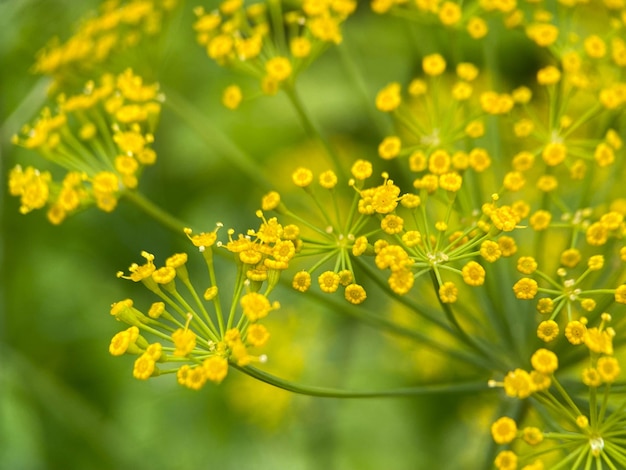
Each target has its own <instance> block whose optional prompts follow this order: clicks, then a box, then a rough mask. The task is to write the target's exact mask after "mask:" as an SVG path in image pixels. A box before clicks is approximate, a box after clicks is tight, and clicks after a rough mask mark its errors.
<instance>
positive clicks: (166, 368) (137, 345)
mask: <svg viewBox="0 0 626 470" xmlns="http://www.w3.org/2000/svg"><path fill="white" fill-rule="evenodd" d="M272 224H273V225H272ZM270 225H272V227H271V228H270ZM220 226H221V225H218V228H219V227H220ZM270 231H271V232H273V233H272V234H270V233H269V232H270ZM216 232H217V230H216V231H214V232H209V233H201V234H196V235H193V234H192V231H191V230H186V234H187V236H188V238H189V239H190V241H191V242H192V244H194V245H195V246H197V247H199V252H200V254H201V255H202V257H203V258H204V260H205V262H206V265H207V268H208V271H209V278H210V287H209V288H208V289H207V290H206V292H205V294H204V295H203V296H201V295H200V294H199V291H198V290H197V289H196V287H195V286H194V282H193V281H192V279H191V277H190V276H189V274H188V272H187V268H186V264H187V255H186V254H184V253H178V254H175V255H172V256H171V257H169V258H168V259H167V260H166V262H165V266H163V267H161V268H157V267H156V266H155V264H154V259H155V257H154V255H152V254H150V253H146V252H143V253H142V256H143V257H144V258H145V260H146V262H145V264H143V265H139V264H136V263H133V264H132V265H131V266H130V268H129V274H128V275H125V274H124V273H123V272H119V273H118V277H122V278H126V279H130V280H132V281H134V282H141V283H142V284H144V286H145V287H147V288H148V290H150V291H151V292H153V293H154V294H156V295H157V296H158V297H159V298H160V301H159V302H155V303H153V304H152V306H151V307H150V309H149V311H148V314H147V315H146V314H144V313H143V312H142V311H141V310H139V309H137V308H136V307H135V306H134V303H133V302H132V300H129V299H127V300H124V301H120V302H117V303H115V304H113V305H112V307H111V314H112V315H113V316H114V317H115V318H116V319H117V320H119V321H122V322H125V323H127V324H130V325H131V326H130V328H128V329H127V330H124V331H122V332H120V333H118V334H116V335H115V336H114V338H113V339H112V340H111V346H110V348H109V350H110V352H111V354H113V355H116V356H119V355H123V354H132V355H135V356H137V358H136V361H135V366H134V371H133V375H134V376H135V378H137V379H140V380H146V379H148V378H150V377H155V376H159V375H164V374H176V377H177V381H178V383H179V384H181V385H183V386H185V387H188V388H191V389H194V390H198V389H200V388H201V387H202V386H203V385H204V384H205V383H206V382H207V381H210V382H215V383H220V382H221V381H222V380H224V378H225V377H226V375H227V373H228V369H229V364H236V365H238V366H240V367H245V366H246V365H248V364H250V363H252V362H263V361H265V356H263V355H260V356H259V355H254V354H253V350H255V348H259V347H262V346H264V345H265V344H266V343H267V341H268V339H269V336H270V333H269V331H268V330H267V328H266V327H265V326H264V325H263V324H262V323H260V322H259V321H260V320H262V319H264V318H266V317H267V316H268V314H269V313H270V312H272V311H273V310H276V309H278V308H279V307H280V305H279V303H278V302H275V301H274V302H271V301H270V300H269V298H268V296H269V294H270V293H271V291H272V289H273V287H274V286H275V285H276V282H277V280H278V279H277V276H272V275H271V274H270V275H268V273H271V272H273V271H275V270H276V269H277V268H276V266H275V265H274V264H272V263H268V261H275V258H274V254H273V252H272V249H271V248H272V246H273V245H276V244H278V243H280V241H281V238H280V236H281V235H282V230H281V229H280V228H279V224H276V223H274V222H273V219H270V220H265V219H263V221H262V224H261V226H260V227H259V229H258V230H249V231H248V233H249V235H248V238H244V237H240V238H238V239H237V240H233V239H232V238H230V241H229V242H228V243H227V244H221V243H220V242H219V241H217V240H216V239H217V236H216ZM232 233H233V232H232V231H229V237H230V235H232ZM244 240H245V241H246V243H245V249H248V250H250V249H252V250H258V251H259V252H260V253H262V256H261V258H260V259H259V260H257V261H256V262H255V264H254V265H253V266H251V265H250V264H249V263H246V262H245V261H243V260H241V254H242V253H243V251H241V250H242V248H244V244H242V241H244ZM247 242H249V243H247ZM215 249H224V250H228V251H230V252H232V253H233V255H234V256H236V258H238V260H240V262H238V263H237V273H238V274H237V277H236V279H237V281H236V285H235V286H234V289H233V294H232V299H231V306H230V307H224V306H223V304H222V297H223V295H221V294H220V287H219V281H218V279H219V277H218V276H217V273H216V268H215V264H214V261H213V256H214V250H215ZM268 264H269V266H268ZM255 269H256V270H258V271H260V272H262V273H263V276H260V277H259V276H257V275H255V274H254V272H253V271H254V270H255ZM251 272H252V273H251ZM263 287H264V290H262V289H263ZM183 288H184V290H183ZM149 337H150V338H154V340H155V342H152V343H149V342H148V340H147V338H149Z"/></svg>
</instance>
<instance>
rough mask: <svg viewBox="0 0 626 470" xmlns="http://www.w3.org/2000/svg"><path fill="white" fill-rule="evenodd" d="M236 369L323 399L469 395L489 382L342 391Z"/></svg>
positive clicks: (269, 382)
mask: <svg viewBox="0 0 626 470" xmlns="http://www.w3.org/2000/svg"><path fill="white" fill-rule="evenodd" d="M231 366H232V367H234V368H235V369H238V370H240V371H241V372H243V373H244V374H247V375H249V376H250V377H253V378H255V379H257V380H260V381H261V382H265V383H266V384H269V385H272V386H274V387H277V388H280V389H283V390H287V391H289V392H293V393H298V394H301V395H308V396H313V397H323V398H384V397H405V396H417V395H440V394H442V393H449V394H454V393H467V392H484V391H488V390H489V388H488V387H487V380H479V381H472V382H461V383H458V382H457V383H451V384H445V383H444V384H428V385H420V386H417V387H406V388H396V389H390V390H342V389H335V388H327V387H315V386H309V385H303V384H299V383H296V382H291V381H289V380H285V379H282V378H280V377H276V376H275V375H272V374H269V373H267V372H265V371H262V370H260V369H257V368H256V367H250V366H246V367H241V366H238V365H236V364H231Z"/></svg>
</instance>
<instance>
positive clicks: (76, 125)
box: [9, 69, 163, 224]
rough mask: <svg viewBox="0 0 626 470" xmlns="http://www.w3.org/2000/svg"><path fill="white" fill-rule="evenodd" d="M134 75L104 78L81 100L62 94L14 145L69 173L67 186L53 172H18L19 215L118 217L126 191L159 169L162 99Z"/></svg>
mask: <svg viewBox="0 0 626 470" xmlns="http://www.w3.org/2000/svg"><path fill="white" fill-rule="evenodd" d="M158 90H159V87H158V84H147V83H144V82H143V79H142V78H141V77H139V76H138V75H135V74H134V73H133V71H132V70H130V69H128V70H126V71H125V72H123V73H121V74H119V75H118V76H113V75H111V74H105V75H104V76H102V77H101V78H100V80H99V82H98V83H95V82H93V81H90V82H88V83H87V84H86V85H85V87H84V89H83V91H82V92H81V93H78V94H74V95H69V96H68V95H65V94H60V95H58V96H57V98H56V105H55V107H54V109H51V108H49V107H45V108H44V109H43V110H42V111H41V113H40V115H39V117H38V118H37V119H36V120H35V122H34V123H33V124H32V125H26V126H24V127H23V129H22V132H21V134H20V135H15V136H14V137H13V143H14V144H17V145H20V146H23V147H26V148H28V149H32V150H35V151H37V152H38V153H39V154H40V155H41V156H42V157H44V158H45V159H46V160H48V161H50V162H51V163H54V164H55V165H57V166H60V167H61V168H63V169H65V170H67V173H66V174H65V176H64V177H63V178H62V180H61V181H56V180H55V179H53V176H52V173H51V172H49V171H40V170H38V169H36V168H33V167H31V166H29V167H27V168H25V169H24V168H22V167H21V166H20V165H18V166H16V167H15V168H13V169H12V170H11V173H10V175H9V191H10V193H11V194H12V195H13V196H17V197H19V198H20V201H21V207H20V212H22V213H23V214H25V213H28V212H30V211H32V210H35V209H42V208H44V207H48V212H47V215H48V219H49V220H50V222H52V223H53V224H59V223H61V222H62V221H63V220H64V219H65V217H66V216H67V215H69V214H71V213H73V212H75V211H77V210H79V209H82V208H85V207H88V206H90V205H93V204H95V205H96V206H97V207H98V208H99V209H101V210H103V211H106V212H111V211H112V210H114V209H115V207H116V205H117V201H118V198H119V197H120V194H121V193H122V192H123V191H124V190H125V189H134V188H136V187H137V184H138V178H139V175H140V174H141V171H142V169H143V167H145V166H147V165H153V164H154V163H155V161H156V153H155V151H154V150H153V149H152V148H151V144H152V142H153V140H154V137H153V134H152V131H153V129H154V128H155V126H156V122H157V120H158V118H159V114H160V112H161V101H162V100H163V97H162V96H161V95H160V94H159V91H158Z"/></svg>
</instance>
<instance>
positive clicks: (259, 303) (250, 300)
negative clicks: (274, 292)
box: [240, 292, 277, 322]
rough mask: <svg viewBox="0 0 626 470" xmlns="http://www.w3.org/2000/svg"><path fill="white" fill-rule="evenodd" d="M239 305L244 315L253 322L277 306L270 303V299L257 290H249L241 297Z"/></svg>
mask: <svg viewBox="0 0 626 470" xmlns="http://www.w3.org/2000/svg"><path fill="white" fill-rule="evenodd" d="M240 303H241V307H242V308H243V313H244V315H245V316H246V317H247V318H248V320H250V321H251V322H255V321H257V320H259V319H261V318H264V317H266V316H267V314H268V313H269V312H270V311H271V310H274V309H275V308H277V306H275V305H274V306H273V305H271V304H270V301H269V300H268V298H267V297H266V296H264V295H263V294H259V293H258V292H249V293H247V294H245V295H243V296H242V297H241V300H240Z"/></svg>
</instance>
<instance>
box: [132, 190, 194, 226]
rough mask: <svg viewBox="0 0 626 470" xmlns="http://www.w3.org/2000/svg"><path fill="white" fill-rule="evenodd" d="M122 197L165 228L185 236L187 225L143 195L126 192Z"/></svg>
mask: <svg viewBox="0 0 626 470" xmlns="http://www.w3.org/2000/svg"><path fill="white" fill-rule="evenodd" d="M122 197H124V198H125V199H126V200H128V201H130V202H132V203H133V204H134V205H135V206H137V207H138V208H139V209H141V210H142V211H143V212H145V213H146V214H148V215H149V216H150V217H152V218H153V219H154V220H156V221H157V222H159V223H160V224H161V225H163V226H164V227H167V228H169V229H170V230H173V231H174V232H176V233H178V234H179V235H183V234H184V232H183V230H184V228H185V227H186V226H187V225H185V224H184V223H183V222H181V221H180V220H178V219H177V218H176V217H174V216H173V215H171V214H169V213H168V212H165V211H164V210H163V209H161V208H160V207H159V206H157V205H156V204H154V203H153V202H152V201H151V200H149V199H148V198H146V197H145V196H144V195H143V194H141V193H139V192H137V191H124V192H123V193H122Z"/></svg>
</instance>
